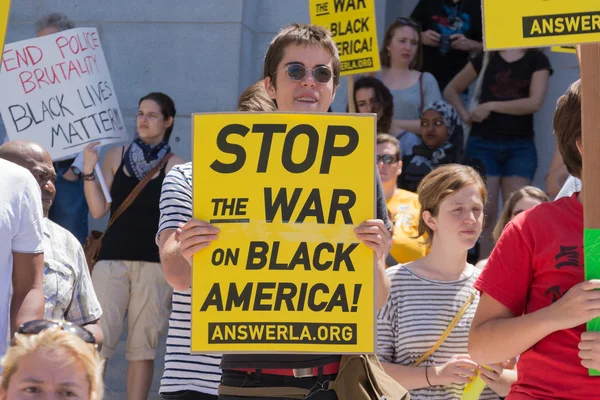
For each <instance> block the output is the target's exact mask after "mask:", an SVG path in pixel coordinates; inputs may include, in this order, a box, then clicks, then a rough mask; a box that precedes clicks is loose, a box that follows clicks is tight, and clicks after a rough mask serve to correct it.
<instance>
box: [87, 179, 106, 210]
mask: <svg viewBox="0 0 600 400" xmlns="http://www.w3.org/2000/svg"><path fill="white" fill-rule="evenodd" d="M83 192H84V194H85V200H86V201H87V204H88V207H89V209H90V213H91V214H92V217H94V219H100V218H102V217H104V216H105V215H106V213H107V212H108V210H109V209H110V206H109V203H107V202H106V199H105V198H104V193H103V192H102V188H101V187H100V183H99V182H98V180H97V179H95V180H93V181H89V180H84V181H83Z"/></svg>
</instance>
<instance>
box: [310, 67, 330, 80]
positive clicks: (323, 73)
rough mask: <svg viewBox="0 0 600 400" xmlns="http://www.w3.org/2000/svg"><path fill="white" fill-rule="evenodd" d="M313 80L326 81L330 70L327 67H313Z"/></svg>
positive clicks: (328, 78)
mask: <svg viewBox="0 0 600 400" xmlns="http://www.w3.org/2000/svg"><path fill="white" fill-rule="evenodd" d="M314 74H315V80H316V81H317V82H319V83H327V82H329V80H330V79H331V71H330V70H329V68H327V67H317V68H315V72H314Z"/></svg>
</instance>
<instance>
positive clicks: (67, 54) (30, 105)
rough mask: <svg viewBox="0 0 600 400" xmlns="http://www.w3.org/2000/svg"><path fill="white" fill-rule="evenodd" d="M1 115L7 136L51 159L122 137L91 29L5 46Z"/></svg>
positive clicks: (0, 84) (114, 97)
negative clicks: (25, 142) (30, 144)
mask: <svg viewBox="0 0 600 400" xmlns="http://www.w3.org/2000/svg"><path fill="white" fill-rule="evenodd" d="M0 93H2V96H0V114H1V115H2V119H3V121H4V126H5V127H6V131H7V133H8V137H9V139H10V140H28V141H32V142H36V143H38V144H40V145H41V146H42V147H44V148H45V149H46V150H48V152H49V153H50V155H51V156H52V158H53V159H58V158H62V157H66V156H70V155H73V154H76V153H79V152H81V151H82V150H83V148H84V147H85V146H86V145H87V144H89V143H91V142H94V141H100V142H101V144H103V145H105V144H109V143H118V142H124V141H126V140H127V132H126V131H125V124H124V122H123V117H122V114H121V111H120V108H119V102H118V101H117V95H116V93H115V90H114V86H113V84H112V81H111V79H110V73H109V71H108V66H107V64H106V60H105V58H104V52H103V51H102V45H101V44H100V38H99V36H98V32H97V31H96V29H95V28H77V29H71V30H68V31H63V32H59V33H56V34H54V35H49V36H44V37H41V38H36V39H30V40H23V41H20V42H16V43H11V44H7V45H5V46H4V54H3V57H2V63H1V69H0Z"/></svg>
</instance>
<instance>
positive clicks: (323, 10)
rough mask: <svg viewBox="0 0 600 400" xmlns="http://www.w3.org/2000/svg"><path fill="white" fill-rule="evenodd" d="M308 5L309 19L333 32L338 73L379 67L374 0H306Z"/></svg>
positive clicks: (363, 70) (361, 71)
mask: <svg viewBox="0 0 600 400" xmlns="http://www.w3.org/2000/svg"><path fill="white" fill-rule="evenodd" d="M309 7H310V15H311V18H310V20H311V23H313V24H315V25H320V26H323V27H325V28H327V29H328V30H329V31H330V32H331V34H332V35H333V39H334V40H335V42H336V45H337V47H338V52H339V55H340V60H341V71H342V73H341V75H342V76H343V75H351V74H358V73H365V72H370V71H378V70H379V69H380V64H379V50H378V47H377V29H376V21H375V4H374V0H310V1H309Z"/></svg>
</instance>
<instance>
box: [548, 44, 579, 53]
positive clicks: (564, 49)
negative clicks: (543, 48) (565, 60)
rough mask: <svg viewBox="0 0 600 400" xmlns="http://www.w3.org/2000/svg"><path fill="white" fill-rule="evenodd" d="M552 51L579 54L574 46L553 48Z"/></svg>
mask: <svg viewBox="0 0 600 400" xmlns="http://www.w3.org/2000/svg"><path fill="white" fill-rule="evenodd" d="M550 50H551V51H552V52H554V53H569V54H577V49H576V48H575V46H573V45H564V46H552V47H551V48H550Z"/></svg>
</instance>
